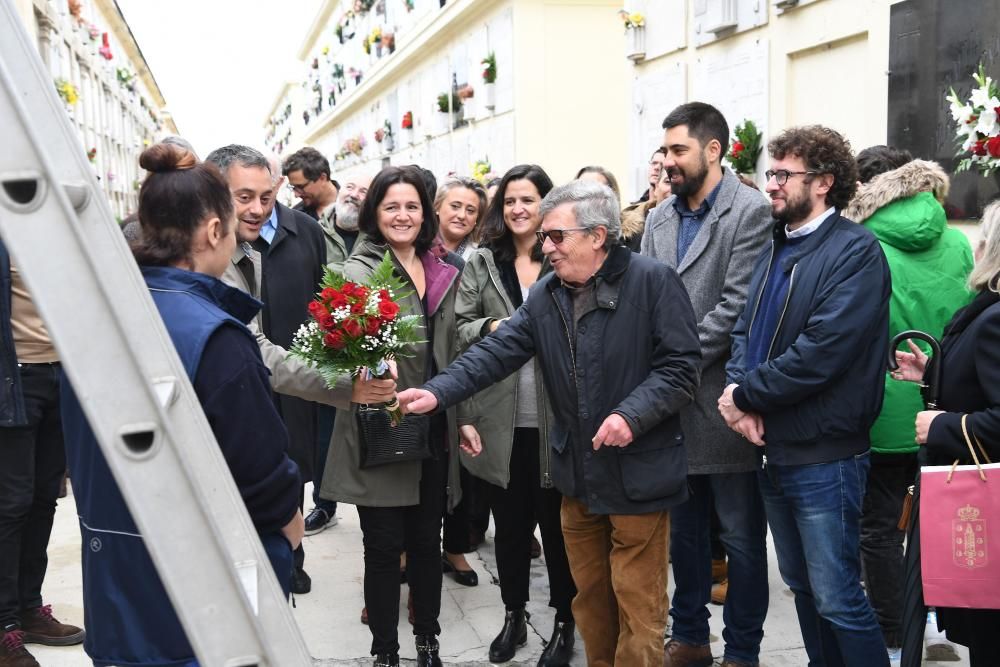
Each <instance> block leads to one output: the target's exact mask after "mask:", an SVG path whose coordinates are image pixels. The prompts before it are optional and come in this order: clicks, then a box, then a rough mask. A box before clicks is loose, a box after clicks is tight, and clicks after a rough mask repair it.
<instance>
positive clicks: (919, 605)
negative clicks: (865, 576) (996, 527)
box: [889, 330, 941, 667]
mask: <svg viewBox="0 0 1000 667" xmlns="http://www.w3.org/2000/svg"><path fill="white" fill-rule="evenodd" d="M911 338H916V339H917V340H922V341H924V342H925V343H927V344H928V345H930V347H931V350H932V352H933V356H932V358H931V360H930V362H928V364H927V368H926V370H925V372H924V380H923V383H922V384H921V386H920V392H921V394H922V395H923V398H924V405H925V406H926V407H927V409H928V410H936V409H937V406H938V398H939V391H940V386H941V382H940V380H941V364H940V356H941V346H940V344H939V343H938V341H937V339H936V338H934V336H931V335H930V334H928V333H924V332H923V331H915V330H911V331H904V332H902V333H900V334H897V335H896V336H895V337H894V338H893V339H892V342H890V343H889V368H891V369H892V370H896V369H897V368H899V365H898V364H897V363H896V348H897V347H899V344H900V343H902V342H903V341H904V340H908V339H911ZM926 462H927V461H926V448H924V447H921V448H920V449H919V450H917V465H918V468H917V477H916V479H915V480H914V481H913V487H912V495H913V502H912V505H911V511H910V525H909V526H908V527H907V531H906V555H905V556H904V559H903V613H902V618H901V630H902V640H901V645H902V649H903V651H902V657H901V660H900V667H920V664H921V663H922V662H923V657H924V628H925V627H926V624H927V605H925V604H924V588H923V583H922V581H921V579H920V468H919V466H922V465H924V464H925V463H926Z"/></svg>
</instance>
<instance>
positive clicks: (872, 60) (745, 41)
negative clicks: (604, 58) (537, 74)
mask: <svg viewBox="0 0 1000 667" xmlns="http://www.w3.org/2000/svg"><path fill="white" fill-rule="evenodd" d="M896 1H898V0H800V1H799V2H794V1H792V2H789V1H787V0H627V2H626V4H627V6H628V8H629V9H630V10H631V11H639V12H643V13H644V14H645V16H646V27H645V30H644V32H645V41H646V44H645V47H646V48H645V53H646V57H645V58H644V59H641V60H639V61H638V62H637V64H636V65H635V66H634V67H633V68H632V76H631V78H632V102H633V110H634V111H635V115H634V116H633V118H634V125H633V128H632V133H631V141H630V151H629V159H630V165H631V171H630V173H629V175H630V176H631V181H630V187H631V190H630V192H632V193H633V194H638V191H639V190H640V189H641V188H642V187H643V185H644V184H643V183H642V181H643V176H644V174H645V163H646V161H647V159H648V157H649V154H650V153H651V152H652V151H653V150H655V148H656V147H657V146H659V145H660V141H661V139H662V133H663V131H662V129H661V128H660V124H661V123H662V120H663V118H664V116H666V114H667V113H668V112H669V111H670V110H671V109H672V108H673V107H674V106H676V105H677V104H680V103H682V102H686V101H693V100H699V101H704V102H709V103H711V104H714V105H716V106H717V107H719V108H720V109H721V110H722V111H723V113H724V114H725V115H726V118H727V120H728V121H729V124H730V126H731V127H732V126H735V125H736V124H737V123H740V122H742V121H743V120H745V119H752V120H753V121H754V122H756V123H757V125H758V126H759V127H760V128H761V129H762V131H763V133H764V141H765V142H766V141H767V140H768V139H769V138H770V137H772V136H773V135H775V134H777V133H778V132H780V131H781V130H782V129H783V128H786V127H790V126H793V125H801V124H810V123H820V124H824V125H828V126H830V127H833V128H834V129H837V130H839V131H840V132H842V133H843V134H845V135H846V136H847V138H848V139H849V140H850V141H851V144H852V146H853V147H854V148H855V149H856V150H860V149H862V148H865V147H867V146H870V145H872V144H877V143H884V142H885V140H886V125H887V113H888V112H887V101H888V80H887V69H888V62H889V11H890V7H891V5H892V4H894V2H896ZM726 25H730V26H731V27H722V28H719V27H720V26H726ZM716 28H719V29H717V30H716ZM764 153H765V154H764V155H763V156H762V158H761V161H760V163H758V173H760V172H763V171H764V170H765V169H766V168H767V167H766V151H765V152H764ZM758 180H761V179H760V177H759V178H758Z"/></svg>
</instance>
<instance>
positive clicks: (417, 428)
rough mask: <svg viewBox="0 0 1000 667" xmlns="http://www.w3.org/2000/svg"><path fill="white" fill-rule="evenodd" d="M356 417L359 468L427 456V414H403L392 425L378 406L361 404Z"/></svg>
mask: <svg viewBox="0 0 1000 667" xmlns="http://www.w3.org/2000/svg"><path fill="white" fill-rule="evenodd" d="M357 420H358V435H359V436H360V441H361V457H360V464H359V465H360V468H361V469H362V470H364V469H365V468H375V467H377V466H383V465H388V464H390V463H402V462H403V461H422V460H424V459H427V458H430V456H431V448H430V438H429V433H430V417H428V416H427V415H415V414H409V415H405V416H404V417H403V419H402V420H401V421H400V422H399V424H397V425H396V426H392V419H391V417H390V416H389V413H388V412H386V411H385V410H383V409H382V408H369V407H366V406H361V407H359V408H358V411H357Z"/></svg>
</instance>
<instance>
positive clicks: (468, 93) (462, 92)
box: [455, 84, 476, 104]
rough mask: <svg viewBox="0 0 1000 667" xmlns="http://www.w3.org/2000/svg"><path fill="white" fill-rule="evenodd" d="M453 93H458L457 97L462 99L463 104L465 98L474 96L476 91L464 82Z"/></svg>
mask: <svg viewBox="0 0 1000 667" xmlns="http://www.w3.org/2000/svg"><path fill="white" fill-rule="evenodd" d="M455 94H456V95H458V99H460V100H462V103H463V104H464V103H465V101H466V100H469V99H472V98H473V97H475V96H476V91H475V90H474V89H473V88H472V86H470V85H469V84H465V85H464V86H462V87H461V88H459V89H458V90H456V91H455Z"/></svg>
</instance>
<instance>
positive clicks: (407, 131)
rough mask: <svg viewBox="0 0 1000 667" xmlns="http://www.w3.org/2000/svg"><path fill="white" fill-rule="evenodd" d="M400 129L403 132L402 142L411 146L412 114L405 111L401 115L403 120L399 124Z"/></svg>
mask: <svg viewBox="0 0 1000 667" xmlns="http://www.w3.org/2000/svg"><path fill="white" fill-rule="evenodd" d="M399 127H400V129H401V130H402V131H403V140H404V141H405V142H406V145H408V146H412V145H413V112H412V111H407V112H406V113H404V114H403V120H402V121H401V122H400V123H399Z"/></svg>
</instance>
